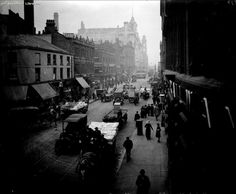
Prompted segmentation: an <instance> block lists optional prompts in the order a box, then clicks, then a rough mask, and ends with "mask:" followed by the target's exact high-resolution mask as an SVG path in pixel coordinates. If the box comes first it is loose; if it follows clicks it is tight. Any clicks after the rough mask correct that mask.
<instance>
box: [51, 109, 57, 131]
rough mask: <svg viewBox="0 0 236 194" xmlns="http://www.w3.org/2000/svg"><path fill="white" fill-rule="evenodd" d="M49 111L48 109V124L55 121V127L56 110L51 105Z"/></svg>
mask: <svg viewBox="0 0 236 194" xmlns="http://www.w3.org/2000/svg"><path fill="white" fill-rule="evenodd" d="M49 109H50V110H49V111H50V117H51V118H50V126H51V125H52V123H53V121H54V123H55V126H56V127H57V118H56V117H57V112H56V110H55V109H54V108H53V106H50V107H49Z"/></svg>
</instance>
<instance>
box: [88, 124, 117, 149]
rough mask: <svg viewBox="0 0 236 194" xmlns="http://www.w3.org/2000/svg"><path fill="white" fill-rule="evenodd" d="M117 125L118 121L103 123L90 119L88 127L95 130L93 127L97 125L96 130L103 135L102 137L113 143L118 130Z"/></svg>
mask: <svg viewBox="0 0 236 194" xmlns="http://www.w3.org/2000/svg"><path fill="white" fill-rule="evenodd" d="M118 126H119V123H118V122H114V123H105V122H95V121H92V122H91V123H90V125H89V128H91V129H93V130H95V127H97V128H98V130H99V131H101V133H102V134H103V135H104V138H105V139H106V140H107V141H108V142H109V144H111V145H113V144H114V143H115V139H116V135H117V132H118Z"/></svg>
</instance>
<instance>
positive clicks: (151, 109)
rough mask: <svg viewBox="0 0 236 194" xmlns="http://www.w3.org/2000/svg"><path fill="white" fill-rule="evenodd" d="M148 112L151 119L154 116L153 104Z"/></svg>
mask: <svg viewBox="0 0 236 194" xmlns="http://www.w3.org/2000/svg"><path fill="white" fill-rule="evenodd" d="M150 112H151V116H152V117H153V116H154V105H153V104H151V107H150Z"/></svg>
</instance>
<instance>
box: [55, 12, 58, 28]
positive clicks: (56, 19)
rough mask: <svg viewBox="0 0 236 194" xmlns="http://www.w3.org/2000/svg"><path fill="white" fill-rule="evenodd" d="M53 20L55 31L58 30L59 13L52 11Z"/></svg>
mask: <svg viewBox="0 0 236 194" xmlns="http://www.w3.org/2000/svg"><path fill="white" fill-rule="evenodd" d="M54 21H55V26H56V28H57V31H59V15H58V13H57V12H54Z"/></svg>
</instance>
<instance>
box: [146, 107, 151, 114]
mask: <svg viewBox="0 0 236 194" xmlns="http://www.w3.org/2000/svg"><path fill="white" fill-rule="evenodd" d="M147 115H148V116H151V105H150V104H148V106H147Z"/></svg>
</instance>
